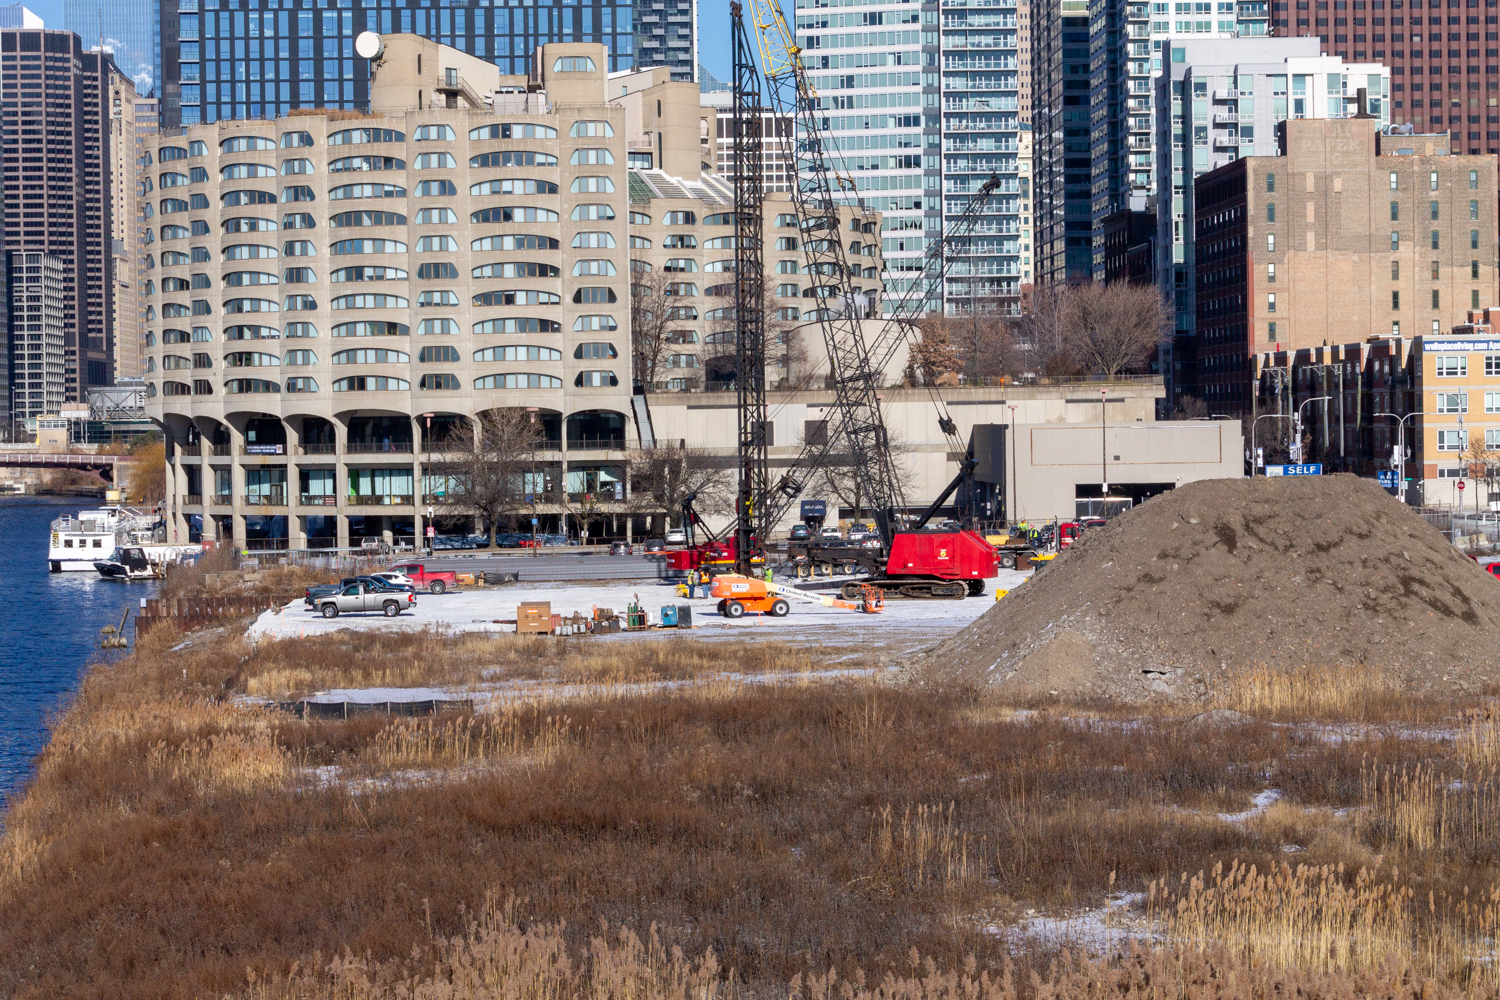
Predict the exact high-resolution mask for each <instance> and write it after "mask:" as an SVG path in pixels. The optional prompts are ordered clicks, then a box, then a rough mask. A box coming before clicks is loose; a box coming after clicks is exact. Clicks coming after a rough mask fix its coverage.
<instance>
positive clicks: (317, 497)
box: [297, 493, 339, 507]
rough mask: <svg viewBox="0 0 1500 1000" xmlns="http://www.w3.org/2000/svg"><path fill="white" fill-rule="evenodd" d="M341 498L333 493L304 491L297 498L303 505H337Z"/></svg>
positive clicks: (299, 503)
mask: <svg viewBox="0 0 1500 1000" xmlns="http://www.w3.org/2000/svg"><path fill="white" fill-rule="evenodd" d="M338 502H339V498H338V497H336V496H334V495H333V494H332V493H304V494H302V495H301V496H300V497H298V498H297V503H298V505H300V506H302V507H337V506H338Z"/></svg>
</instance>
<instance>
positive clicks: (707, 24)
mask: <svg viewBox="0 0 1500 1000" xmlns="http://www.w3.org/2000/svg"><path fill="white" fill-rule="evenodd" d="M22 3H24V4H25V5H26V6H27V7H29V8H30V9H31V10H32V11H33V12H34V13H36V14H37V15H38V16H39V17H41V19H42V20H44V21H46V22H47V27H49V28H58V29H61V28H65V27H67V16H66V14H65V12H64V8H63V3H64V0H22ZM698 33H699V39H698V62H699V63H700V64H702V65H703V67H704V68H706V69H707V70H708V71H709V72H710V73H712V74H713V75H714V76H716V77H718V78H719V79H720V80H725V81H727V80H728V79H729V67H730V62H731V55H730V45H729V42H730V36H729V0H703V2H701V3H700V4H699V7H698Z"/></svg>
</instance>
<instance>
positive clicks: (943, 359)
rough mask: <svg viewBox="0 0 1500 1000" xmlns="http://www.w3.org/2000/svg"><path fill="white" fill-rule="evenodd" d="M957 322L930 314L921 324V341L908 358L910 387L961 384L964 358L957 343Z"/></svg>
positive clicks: (919, 327)
mask: <svg viewBox="0 0 1500 1000" xmlns="http://www.w3.org/2000/svg"><path fill="white" fill-rule="evenodd" d="M954 325H955V324H954V320H953V319H952V318H950V317H948V316H945V315H943V314H942V313H930V314H928V315H926V316H923V317H922V318H921V319H919V320H917V323H916V326H917V331H918V332H917V339H916V342H915V343H913V344H911V345H910V348H909V350H908V352H907V355H906V372H905V379H906V382H907V383H908V384H910V385H948V384H957V381H958V373H959V372H960V371H962V370H963V365H964V362H963V354H962V352H961V351H960V349H959V345H958V344H956V343H955V342H954V329H953V327H954Z"/></svg>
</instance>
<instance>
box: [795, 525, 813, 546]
mask: <svg viewBox="0 0 1500 1000" xmlns="http://www.w3.org/2000/svg"><path fill="white" fill-rule="evenodd" d="M811 537H812V529H811V528H809V527H808V526H807V525H805V524H794V525H792V535H791V538H792V541H794V542H805V541H807V540H808V539H809V538H811Z"/></svg>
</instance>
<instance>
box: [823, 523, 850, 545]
mask: <svg viewBox="0 0 1500 1000" xmlns="http://www.w3.org/2000/svg"><path fill="white" fill-rule="evenodd" d="M818 537H819V538H821V539H822V540H823V541H825V542H837V541H842V540H843V538H844V536H843V535H842V534H840V532H839V529H838V528H836V527H834V526H833V525H829V526H828V527H826V528H824V529H823V530H822V531H820V532H818Z"/></svg>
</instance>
